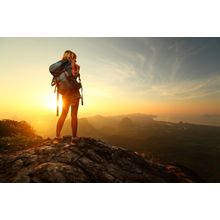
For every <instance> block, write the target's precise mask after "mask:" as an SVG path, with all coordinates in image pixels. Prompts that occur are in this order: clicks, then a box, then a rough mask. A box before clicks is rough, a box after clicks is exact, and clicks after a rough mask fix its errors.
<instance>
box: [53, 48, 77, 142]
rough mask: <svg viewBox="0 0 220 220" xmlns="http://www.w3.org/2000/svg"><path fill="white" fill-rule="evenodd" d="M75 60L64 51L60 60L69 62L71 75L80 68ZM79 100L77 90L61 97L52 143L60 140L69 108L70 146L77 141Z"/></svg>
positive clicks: (70, 53)
mask: <svg viewBox="0 0 220 220" xmlns="http://www.w3.org/2000/svg"><path fill="white" fill-rule="evenodd" d="M76 58H77V56H76V54H75V53H74V52H72V51H71V50H66V51H65V52H64V55H63V58H62V60H63V61H69V67H70V69H71V71H72V74H73V75H77V74H79V70H80V66H79V65H78V64H77V63H76ZM79 100H80V92H79V91H78V90H77V91H71V92H68V93H66V94H64V95H63V96H62V105H63V106H62V113H61V116H60V118H59V120H58V122H57V127H56V137H55V139H54V143H58V142H59V141H60V140H62V138H61V136H60V133H61V130H62V128H63V124H64V121H65V119H66V117H67V114H68V112H69V108H70V106H71V127H72V140H71V144H76V141H77V140H78V137H77V135H76V134H77V127H78V120H77V113H78V107H79Z"/></svg>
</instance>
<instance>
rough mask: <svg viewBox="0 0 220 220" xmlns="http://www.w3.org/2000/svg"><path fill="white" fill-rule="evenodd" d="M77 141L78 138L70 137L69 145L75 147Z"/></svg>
mask: <svg viewBox="0 0 220 220" xmlns="http://www.w3.org/2000/svg"><path fill="white" fill-rule="evenodd" d="M78 140H79V137H77V136H76V137H72V138H71V142H70V144H71V145H76V144H77V142H78Z"/></svg>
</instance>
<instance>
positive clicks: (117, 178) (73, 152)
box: [0, 136, 201, 183]
mask: <svg viewBox="0 0 220 220" xmlns="http://www.w3.org/2000/svg"><path fill="white" fill-rule="evenodd" d="M0 182H22V183H88V182H110V183H121V182H132V183H140V182H145V183H168V182H173V183H177V182H182V183H190V182H201V179H200V178H199V177H198V176H197V175H196V174H195V173H194V172H192V171H191V170H189V169H187V168H185V167H182V166H177V165H174V164H159V163H156V162H152V161H150V160H147V159H145V158H144V157H142V156H141V155H139V154H138V153H136V152H133V151H131V150H128V149H124V148H121V147H116V146H111V145H109V144H107V143H105V142H103V141H101V140H96V139H93V138H89V137H80V138H79V140H78V141H77V143H76V145H72V144H71V137H69V136H67V137H64V138H63V140H62V141H61V142H60V143H58V144H53V141H52V140H50V139H47V140H43V141H42V142H41V143H40V144H37V145H35V146H31V147H28V148H26V149H22V150H17V151H14V152H4V153H1V154H0Z"/></svg>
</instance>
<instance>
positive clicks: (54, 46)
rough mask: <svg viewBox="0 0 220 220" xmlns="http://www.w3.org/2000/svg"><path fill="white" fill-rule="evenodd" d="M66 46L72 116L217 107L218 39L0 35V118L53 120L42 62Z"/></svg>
mask: <svg viewBox="0 0 220 220" xmlns="http://www.w3.org/2000/svg"><path fill="white" fill-rule="evenodd" d="M68 49H70V50H72V51H74V52H75V53H76V54H77V62H78V64H79V65H80V66H81V71H80V72H81V79H82V83H83V91H84V92H83V95H84V105H83V106H81V105H80V107H79V112H78V116H79V117H87V116H92V115H97V114H101V115H106V116H107V115H118V114H129V113H145V114H154V115H176V114H184V115H192V114H195V115H199V114H200V115H202V114H204V115H218V114H220V62H219V61H220V38H201V37H200V38H177V37H175V38H150V37H147V38H142V37H138V38H133V37H132V38H129V37H127V38H113V37H111V38H107V37H104V38H101V37H100V38H91V37H87V38H77V37H72V38H65V37H50V38H49V37H47V38H46V37H32V38H28V37H14V38H4V37H2V38H0V94H1V99H0V107H1V108H0V118H1V119H2V118H10V119H19V120H20V119H24V120H27V121H31V122H33V124H34V125H36V126H38V127H40V126H43V124H42V123H43V121H45V120H46V119H47V118H48V117H52V116H54V118H53V120H55V119H56V117H55V113H56V95H55V94H54V93H53V90H54V88H53V87H51V85H50V82H51V79H52V75H51V74H50V72H49V70H48V68H49V66H50V65H51V64H52V63H55V62H57V61H58V60H60V59H61V57H62V55H63V53H64V51H65V50H68ZM44 126H45V124H44Z"/></svg>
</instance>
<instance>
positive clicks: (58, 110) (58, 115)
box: [57, 89, 59, 116]
mask: <svg viewBox="0 0 220 220" xmlns="http://www.w3.org/2000/svg"><path fill="white" fill-rule="evenodd" d="M57 116H59V92H58V89H57Z"/></svg>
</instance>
